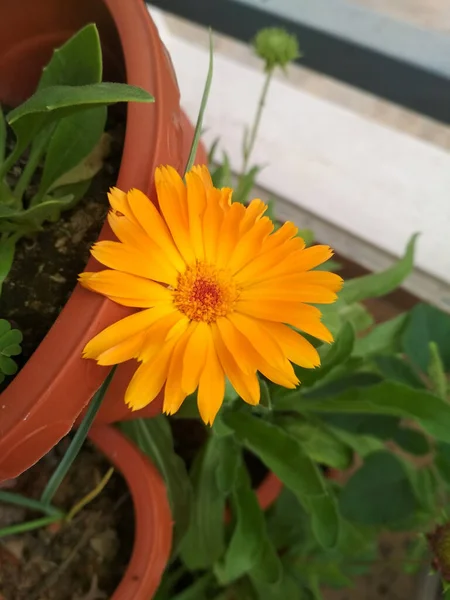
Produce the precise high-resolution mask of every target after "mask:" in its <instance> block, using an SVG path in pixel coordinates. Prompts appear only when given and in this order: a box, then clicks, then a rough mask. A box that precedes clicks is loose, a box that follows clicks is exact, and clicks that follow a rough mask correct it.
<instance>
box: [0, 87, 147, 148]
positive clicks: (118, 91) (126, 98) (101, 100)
mask: <svg viewBox="0 0 450 600" xmlns="http://www.w3.org/2000/svg"><path fill="white" fill-rule="evenodd" d="M153 101H154V98H153V96H151V95H150V94H149V93H148V92H146V91H145V90H143V89H142V88H139V87H136V86H130V85H127V84H125V83H94V84H91V85H80V86H72V85H55V86H52V87H46V88H42V89H40V90H38V91H37V92H36V93H35V94H34V95H33V96H31V98H29V99H28V100H26V101H25V102H24V103H23V104H21V105H20V106H18V107H17V108H15V109H14V110H12V111H11V112H10V113H8V117H7V122H8V123H9V125H10V126H11V127H12V129H13V131H14V133H15V134H16V137H17V145H16V148H15V149H14V155H15V156H17V157H18V156H21V154H22V153H23V151H24V150H25V148H26V147H27V146H28V145H29V143H30V142H31V140H32V139H33V138H34V137H35V136H36V134H37V133H39V132H40V131H41V130H42V129H43V128H44V127H46V126H48V125H49V124H50V123H54V122H55V121H57V120H59V119H62V118H63V117H67V116H69V115H72V114H75V113H77V112H80V111H83V110H86V109H88V108H95V107H98V106H108V105H110V104H115V103H117V102H153Z"/></svg>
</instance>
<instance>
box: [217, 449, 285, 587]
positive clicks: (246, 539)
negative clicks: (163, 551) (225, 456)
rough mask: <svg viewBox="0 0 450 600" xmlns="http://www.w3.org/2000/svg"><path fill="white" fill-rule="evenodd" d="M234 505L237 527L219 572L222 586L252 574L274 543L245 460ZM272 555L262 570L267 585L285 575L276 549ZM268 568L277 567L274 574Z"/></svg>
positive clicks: (240, 470)
mask: <svg viewBox="0 0 450 600" xmlns="http://www.w3.org/2000/svg"><path fill="white" fill-rule="evenodd" d="M231 506H232V513H233V516H234V518H235V522H236V525H235V528H234V531H233V534H232V536H231V540H230V543H229V545H228V548H227V551H226V553H225V557H224V559H223V561H222V562H221V563H219V564H218V565H216V569H215V573H216V576H217V577H218V579H219V582H220V583H221V585H227V584H228V583H230V582H232V581H234V580H235V579H238V578H239V577H242V576H243V575H245V574H246V573H248V572H249V571H250V570H251V569H252V568H253V567H254V566H255V565H256V564H257V563H258V562H259V561H260V559H261V558H262V556H263V554H264V552H263V550H264V546H265V545H266V544H268V543H270V542H269V540H268V535H267V531H266V524H265V520H264V515H263V513H262V510H261V508H260V506H259V503H258V499H257V497H256V495H255V492H254V491H253V490H252V486H251V482H250V478H249V476H248V473H247V470H246V468H245V467H244V465H243V463H242V460H241V461H240V465H239V468H238V476H237V479H236V482H235V486H234V489H233V492H232V495H231ZM272 554H273V557H272V560H271V561H264V569H260V571H261V573H262V574H263V575H264V580H265V582H266V583H276V581H278V580H279V578H280V574H281V565H280V564H278V558H277V554H276V552H275V550H274V549H273V550H272ZM274 557H275V560H273V558H274ZM268 565H270V566H271V567H274V568H272V571H268V570H267V566H268Z"/></svg>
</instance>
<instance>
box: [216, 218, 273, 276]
mask: <svg viewBox="0 0 450 600" xmlns="http://www.w3.org/2000/svg"><path fill="white" fill-rule="evenodd" d="M272 231H273V223H272V221H271V220H270V219H268V218H267V217H262V218H261V219H259V221H258V222H257V223H255V224H254V225H253V226H252V227H251V229H249V230H248V231H247V232H246V233H244V235H242V237H241V238H240V239H239V240H238V242H237V244H236V246H235V248H234V249H233V251H232V253H231V255H230V257H229V260H228V261H227V263H226V266H227V268H228V269H229V270H230V271H231V272H232V273H237V272H238V271H239V270H240V269H242V268H243V267H245V265H246V264H248V263H249V262H251V261H252V260H253V257H254V256H257V255H258V253H259V252H260V250H261V246H262V244H263V242H264V240H265V239H266V238H267V237H268V236H269V235H270V233H271V232H272Z"/></svg>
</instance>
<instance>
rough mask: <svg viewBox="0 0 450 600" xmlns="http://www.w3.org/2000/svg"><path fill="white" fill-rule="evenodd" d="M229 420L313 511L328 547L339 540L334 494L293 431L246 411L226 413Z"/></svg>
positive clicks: (318, 532) (317, 532)
mask: <svg viewBox="0 0 450 600" xmlns="http://www.w3.org/2000/svg"><path fill="white" fill-rule="evenodd" d="M223 419H224V421H225V423H226V424H227V425H228V426H229V427H231V428H232V429H233V430H234V432H235V433H236V435H237V436H238V438H239V439H240V440H241V441H242V443H243V444H244V445H245V446H246V447H247V448H248V449H249V450H250V451H251V452H253V453H254V454H256V455H257V456H259V458H260V459H261V460H262V462H264V464H265V465H266V466H267V467H268V469H270V470H271V471H272V472H273V473H275V475H277V477H279V479H281V481H282V482H283V483H284V485H286V486H287V487H288V488H290V489H291V490H292V491H293V492H294V493H295V494H296V496H297V497H298V499H299V501H300V502H301V503H302V505H303V506H304V508H305V510H307V512H308V513H309V514H310V515H311V520H312V527H313V531H314V533H315V535H316V536H317V539H318V540H319V542H320V543H321V544H322V545H323V546H324V547H332V546H334V545H335V543H336V541H337V536H338V531H339V519H338V514H337V510H336V506H335V502H334V498H333V496H332V495H331V493H330V490H329V489H328V486H327V484H326V482H325V481H324V479H323V477H322V475H321V473H320V472H319V470H318V468H317V466H316V465H315V463H314V462H313V461H312V460H311V459H310V458H309V457H308V456H307V455H306V454H305V452H304V451H303V449H302V447H301V444H300V443H299V442H298V441H297V440H296V439H295V438H294V437H293V436H292V435H290V434H289V433H287V432H286V431H284V430H283V429H281V428H280V427H277V426H275V425H272V424H270V423H267V422H266V421H263V420H262V419H258V418H256V417H253V416H252V415H249V414H246V413H243V412H233V411H229V412H226V413H224V415H223Z"/></svg>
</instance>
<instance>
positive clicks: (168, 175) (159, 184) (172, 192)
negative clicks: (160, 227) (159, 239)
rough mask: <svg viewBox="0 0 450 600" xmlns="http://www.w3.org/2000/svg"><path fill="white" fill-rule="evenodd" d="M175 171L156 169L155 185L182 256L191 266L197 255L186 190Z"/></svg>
mask: <svg viewBox="0 0 450 600" xmlns="http://www.w3.org/2000/svg"><path fill="white" fill-rule="evenodd" d="M173 171H174V170H173V169H172V170H170V169H163V168H161V169H156V173H155V184H156V191H157V194H158V202H159V206H160V208H161V212H162V214H163V216H164V219H165V221H166V223H167V225H168V227H169V231H170V233H171V235H172V237H173V240H174V242H175V244H176V246H177V248H178V250H179V251H180V254H181V256H182V257H183V259H184V261H185V262H186V263H187V264H191V263H193V262H194V261H195V253H194V249H193V247H192V244H191V239H190V236H189V229H188V216H187V207H186V202H185V200H184V196H185V195H186V189H185V186H184V184H183V182H182V181H181V185H180V184H179V183H178V179H177V176H176V175H178V174H176V171H175V174H176V175H175V174H174V173H173ZM178 177H179V175H178ZM172 180H173V181H172ZM173 182H175V183H173Z"/></svg>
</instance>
